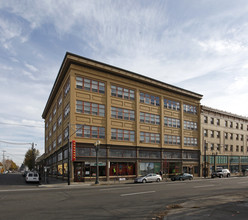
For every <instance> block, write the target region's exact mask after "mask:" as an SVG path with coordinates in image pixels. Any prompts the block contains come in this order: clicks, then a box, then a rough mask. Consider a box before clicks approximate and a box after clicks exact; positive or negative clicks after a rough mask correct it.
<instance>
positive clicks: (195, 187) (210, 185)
mask: <svg viewBox="0 0 248 220" xmlns="http://www.w3.org/2000/svg"><path fill="white" fill-rule="evenodd" d="M210 186H214V185H204V186H194V187H193V188H203V187H210Z"/></svg>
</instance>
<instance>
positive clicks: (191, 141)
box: [184, 137, 197, 146]
mask: <svg viewBox="0 0 248 220" xmlns="http://www.w3.org/2000/svg"><path fill="white" fill-rule="evenodd" d="M184 145H185V146H197V138H193V137H184Z"/></svg>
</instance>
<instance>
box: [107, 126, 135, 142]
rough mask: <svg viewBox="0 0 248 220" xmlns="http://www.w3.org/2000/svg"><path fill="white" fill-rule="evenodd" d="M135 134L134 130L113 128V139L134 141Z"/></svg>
mask: <svg viewBox="0 0 248 220" xmlns="http://www.w3.org/2000/svg"><path fill="white" fill-rule="evenodd" d="M134 136H135V132H134V131H130V130H123V129H117V128H112V129H111V139H112V140H118V141H131V142H134Z"/></svg>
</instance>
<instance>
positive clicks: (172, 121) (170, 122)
mask: <svg viewBox="0 0 248 220" xmlns="http://www.w3.org/2000/svg"><path fill="white" fill-rule="evenodd" d="M164 125H165V126H168V127H173V128H180V127H181V123H180V120H179V119H176V118H169V117H164Z"/></svg>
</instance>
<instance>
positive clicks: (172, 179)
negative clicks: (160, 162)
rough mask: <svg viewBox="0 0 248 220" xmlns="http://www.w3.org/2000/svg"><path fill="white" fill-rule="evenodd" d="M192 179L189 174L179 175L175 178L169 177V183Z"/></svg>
mask: <svg viewBox="0 0 248 220" xmlns="http://www.w3.org/2000/svg"><path fill="white" fill-rule="evenodd" d="M192 179H193V175H192V174H190V173H181V174H178V175H175V176H172V177H171V181H176V180H180V181H182V180H192Z"/></svg>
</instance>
